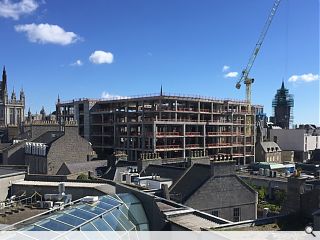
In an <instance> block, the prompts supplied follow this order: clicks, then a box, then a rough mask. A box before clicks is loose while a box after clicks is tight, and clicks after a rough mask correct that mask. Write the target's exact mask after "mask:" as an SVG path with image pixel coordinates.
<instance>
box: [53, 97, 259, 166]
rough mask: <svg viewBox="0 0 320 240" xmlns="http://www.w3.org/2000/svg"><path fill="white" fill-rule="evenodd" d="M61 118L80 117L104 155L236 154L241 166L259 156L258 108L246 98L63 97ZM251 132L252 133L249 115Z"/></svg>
mask: <svg viewBox="0 0 320 240" xmlns="http://www.w3.org/2000/svg"><path fill="white" fill-rule="evenodd" d="M56 108H57V117H58V120H59V121H60V122H63V121H65V120H77V121H78V122H79V133H80V135H82V136H83V137H85V138H87V139H88V140H89V141H90V142H91V143H92V146H93V148H94V150H95V151H96V152H97V154H98V155H99V156H100V157H108V156H110V155H111V154H113V153H114V152H116V151H122V152H126V154H127V155H128V160H131V161H136V160H137V159H138V158H140V156H141V154H148V153H149V154H150V155H151V154H155V155H153V156H158V157H161V158H187V157H196V156H204V155H208V156H213V157H214V156H219V155H220V156H221V155H229V156H230V155H231V156H232V157H233V158H234V159H235V160H237V162H238V164H239V165H244V164H248V163H250V162H252V161H254V143H255V117H254V115H255V112H256V111H257V110H261V109H262V107H261V106H252V111H248V109H247V108H248V105H247V102H245V101H234V100H219V99H213V98H205V97H199V96H197V97H194V96H193V97H192V96H179V95H174V96H172V95H169V94H162V93H160V94H155V95H149V96H139V97H132V98H123V99H108V100H89V99H79V100H73V101H69V102H61V101H60V100H58V103H57V105H56ZM248 118H251V121H250V122H251V124H250V126H249V127H250V129H251V130H250V131H248V132H246V130H245V129H246V123H247V122H248V121H247V119H248Z"/></svg>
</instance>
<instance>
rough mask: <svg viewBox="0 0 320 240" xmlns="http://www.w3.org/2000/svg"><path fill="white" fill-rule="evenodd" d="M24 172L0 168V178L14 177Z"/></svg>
mask: <svg viewBox="0 0 320 240" xmlns="http://www.w3.org/2000/svg"><path fill="white" fill-rule="evenodd" d="M25 173H26V172H25V171H23V170H22V169H21V170H20V169H19V170H18V169H14V168H6V167H0V178H5V177H10V176H15V175H21V174H25Z"/></svg>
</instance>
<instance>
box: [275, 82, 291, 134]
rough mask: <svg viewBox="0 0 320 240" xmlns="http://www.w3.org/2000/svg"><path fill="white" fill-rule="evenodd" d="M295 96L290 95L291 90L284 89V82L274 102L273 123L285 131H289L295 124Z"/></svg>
mask: <svg viewBox="0 0 320 240" xmlns="http://www.w3.org/2000/svg"><path fill="white" fill-rule="evenodd" d="M293 106H294V100H293V95H292V94H289V90H288V89H287V88H285V87H284V83H283V81H282V85H281V88H280V89H278V90H277V93H276V95H275V97H274V99H273V101H272V107H273V116H274V117H273V118H272V122H273V123H274V124H275V125H276V126H279V127H281V128H283V129H289V127H290V125H291V124H292V123H293Z"/></svg>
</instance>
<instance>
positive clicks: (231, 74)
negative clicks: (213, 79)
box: [224, 72, 239, 78]
mask: <svg viewBox="0 0 320 240" xmlns="http://www.w3.org/2000/svg"><path fill="white" fill-rule="evenodd" d="M238 74H239V73H238V72H229V73H227V74H225V75H224V77H225V78H235V77H237V76H238Z"/></svg>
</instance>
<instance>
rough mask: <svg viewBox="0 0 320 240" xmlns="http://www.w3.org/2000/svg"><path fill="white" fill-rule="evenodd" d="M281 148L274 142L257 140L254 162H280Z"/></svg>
mask: <svg viewBox="0 0 320 240" xmlns="http://www.w3.org/2000/svg"><path fill="white" fill-rule="evenodd" d="M281 152H282V151H281V148H280V147H279V146H278V144H276V143H275V142H258V143H257V146H256V152H255V154H256V162H271V163H282V159H281V157H282V155H281Z"/></svg>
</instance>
